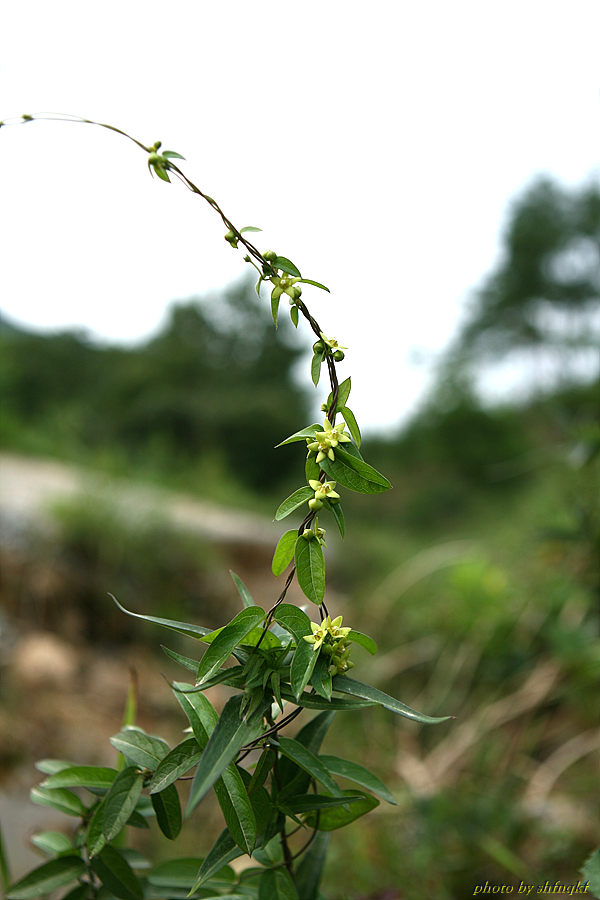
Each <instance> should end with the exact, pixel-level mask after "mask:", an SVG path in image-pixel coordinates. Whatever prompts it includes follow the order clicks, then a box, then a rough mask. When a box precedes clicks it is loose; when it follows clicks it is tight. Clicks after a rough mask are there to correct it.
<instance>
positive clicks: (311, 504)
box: [308, 497, 323, 534]
mask: <svg viewBox="0 0 600 900" xmlns="http://www.w3.org/2000/svg"><path fill="white" fill-rule="evenodd" d="M308 508H309V509H312V511H313V512H317V510H319V509H322V508H323V504H322V502H321V501H320V500H317V498H316V497H313V498H312V500H309V501H308ZM311 534H312V532H311Z"/></svg>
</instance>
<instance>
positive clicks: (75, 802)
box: [29, 787, 88, 817]
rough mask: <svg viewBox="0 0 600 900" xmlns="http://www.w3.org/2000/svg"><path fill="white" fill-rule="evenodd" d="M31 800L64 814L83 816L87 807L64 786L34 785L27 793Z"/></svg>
mask: <svg viewBox="0 0 600 900" xmlns="http://www.w3.org/2000/svg"><path fill="white" fill-rule="evenodd" d="M29 796H30V798H31V801H32V802H33V803H37V804H38V806H49V807H50V808H51V809H56V810H58V812H61V813H64V814H65V815H66V816H77V817H79V816H81V817H83V816H85V815H86V813H87V811H88V810H87V807H86V806H84V805H83V803H82V802H81V800H80V799H79V797H78V796H77V794H74V793H73V791H68V790H66V788H44V787H34V788H32V790H31V792H30V794H29Z"/></svg>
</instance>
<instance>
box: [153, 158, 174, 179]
mask: <svg viewBox="0 0 600 900" xmlns="http://www.w3.org/2000/svg"><path fill="white" fill-rule="evenodd" d="M152 168H153V169H154V171H155V172H156V174H157V175H158V177H159V178H162V180H163V181H168V182H169V183H170V182H171V179H170V178H169V176H168V175H167V173H166V171H165V170H164V169H163V167H162V166H159V165H158V163H156V164H155V165H154V166H152Z"/></svg>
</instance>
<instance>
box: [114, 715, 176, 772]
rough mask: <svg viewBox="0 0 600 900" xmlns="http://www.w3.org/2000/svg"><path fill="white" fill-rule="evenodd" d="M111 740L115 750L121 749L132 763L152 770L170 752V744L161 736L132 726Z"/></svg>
mask: <svg viewBox="0 0 600 900" xmlns="http://www.w3.org/2000/svg"><path fill="white" fill-rule="evenodd" d="M109 740H110V742H111V744H112V745H113V747H114V748H115V750H119V752H120V753H122V754H123V756H126V757H127V759H129V760H131V762H132V763H135V764H136V765H138V766H142V768H144V769H151V770H152V771H154V769H156V767H157V766H158V764H159V762H160V761H161V759H163V757H165V756H166V755H167V753H168V752H169V745H168V744H167V743H165V741H163V740H162V739H161V738H158V737H154V735H151V734H146V733H145V732H144V731H142V730H141V729H139V728H133V727H131V726H130V727H129V728H124V729H123V730H122V731H120V732H119V734H116V735H115V736H114V737H111V738H110V739H109Z"/></svg>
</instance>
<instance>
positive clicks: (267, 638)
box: [240, 627, 281, 650]
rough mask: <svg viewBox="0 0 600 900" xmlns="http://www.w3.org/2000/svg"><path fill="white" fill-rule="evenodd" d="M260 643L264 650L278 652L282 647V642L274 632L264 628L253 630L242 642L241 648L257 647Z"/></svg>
mask: <svg viewBox="0 0 600 900" xmlns="http://www.w3.org/2000/svg"><path fill="white" fill-rule="evenodd" d="M259 642H260V646H261V649H262V650H276V649H279V648H280V647H281V641H280V640H279V638H278V637H277V636H276V635H275V634H273V632H272V631H269V629H268V628H267V630H266V631H265V629H264V628H260V627H259V628H253V629H252V631H249V632H248V634H247V635H246V637H245V638H243V640H242V641H240V646H241V647H256V645H257V644H258V643H259Z"/></svg>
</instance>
